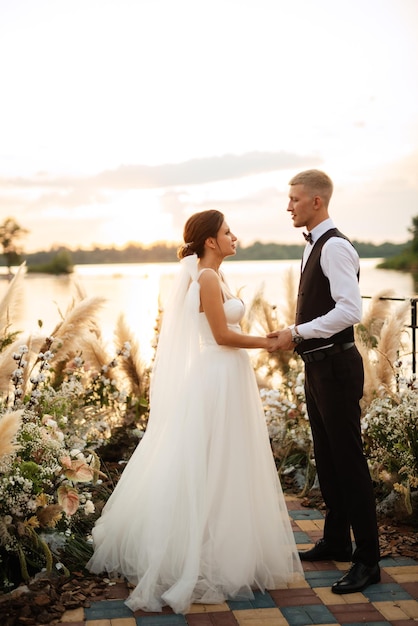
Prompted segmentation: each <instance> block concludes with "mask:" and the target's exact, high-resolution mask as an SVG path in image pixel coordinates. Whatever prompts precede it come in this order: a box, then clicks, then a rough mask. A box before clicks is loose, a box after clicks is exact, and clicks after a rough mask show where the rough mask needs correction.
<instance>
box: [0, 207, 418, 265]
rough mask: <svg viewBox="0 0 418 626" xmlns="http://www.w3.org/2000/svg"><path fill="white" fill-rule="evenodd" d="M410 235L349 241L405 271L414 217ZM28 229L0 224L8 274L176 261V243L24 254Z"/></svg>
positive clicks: (294, 247)
mask: <svg viewBox="0 0 418 626" xmlns="http://www.w3.org/2000/svg"><path fill="white" fill-rule="evenodd" d="M408 230H409V232H410V233H412V235H413V239H412V242H411V241H409V242H406V243H402V244H395V243H390V242H385V243H382V244H379V245H376V244H373V243H370V242H360V241H353V245H354V247H355V248H356V250H357V252H358V254H359V256H360V258H381V259H385V264H386V265H385V267H391V268H393V269H403V270H407V269H408V267H411V265H412V267H414V268H416V267H417V265H416V259H417V256H418V216H417V217H415V218H414V219H413V226H412V227H411V228H409V229H408ZM27 233H28V231H27V230H26V229H24V228H22V227H21V226H20V225H19V224H18V223H17V222H16V220H15V219H14V218H7V219H6V220H5V221H4V222H3V223H2V224H0V246H1V247H2V249H3V250H2V251H3V258H0V265H6V266H7V267H8V269H9V274H10V271H11V267H12V266H16V265H19V264H20V263H22V261H26V265H27V268H28V271H29V272H46V273H51V274H66V273H67V274H68V273H71V272H72V271H73V267H74V265H87V264H90V265H91V264H109V263H170V262H173V261H176V260H177V247H178V246H177V245H175V244H168V243H166V242H159V243H155V244H153V245H152V246H143V245H141V244H139V243H129V244H127V245H126V246H124V247H123V248H116V247H109V248H105V247H99V246H96V247H94V248H92V249H89V250H83V249H76V250H70V248H67V247H66V246H59V247H52V248H51V249H50V250H41V251H38V252H32V253H26V254H25V253H24V252H23V250H22V248H21V246H19V245H18V244H19V243H20V240H21V239H22V238H23V236H24V235H26V234H27ZM303 248H304V244H303V243H301V244H290V245H289V244H282V243H261V242H260V241H256V242H255V243H253V244H251V245H250V246H246V247H242V246H239V247H238V249H237V254H236V255H235V256H234V257H233V259H234V260H237V261H274V260H287V259H289V260H291V259H300V258H301V256H302V252H303Z"/></svg>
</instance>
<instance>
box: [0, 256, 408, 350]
mask: <svg viewBox="0 0 418 626" xmlns="http://www.w3.org/2000/svg"><path fill="white" fill-rule="evenodd" d="M377 262H378V260H376V259H364V260H362V262H361V272H360V290H361V293H362V295H363V296H373V295H376V294H378V293H379V292H381V291H382V290H386V289H392V290H393V292H394V295H395V296H396V297H406V298H410V297H412V296H413V295H414V293H416V286H415V287H414V281H413V278H412V276H411V275H410V274H402V273H400V272H395V271H391V270H378V269H376V264H377ZM177 266H178V264H177V263H153V264H142V263H140V264H112V265H78V266H76V267H75V272H74V274H72V275H71V276H49V275H41V274H28V275H26V276H25V278H24V281H23V286H22V294H21V300H20V306H19V310H18V312H17V313H16V314H12V316H11V321H12V329H13V330H23V331H24V333H25V334H26V333H38V332H39V326H38V320H41V321H42V324H43V329H42V334H51V333H52V332H53V330H54V327H55V325H56V324H57V322H58V321H59V320H60V317H61V315H64V314H65V311H66V310H67V308H68V307H69V305H70V304H71V302H72V301H73V299H74V298H77V286H79V287H80V288H81V289H82V290H83V291H84V293H85V294H86V295H87V296H88V297H94V296H99V297H104V298H106V302H105V304H104V306H103V310H102V311H101V313H100V315H99V323H100V326H101V329H102V332H103V335H104V337H105V339H106V341H108V342H109V344H111V342H112V340H113V331H114V328H115V324H116V321H117V318H118V317H119V315H121V314H124V315H125V318H126V321H127V323H128V325H129V327H130V328H131V329H132V331H133V335H134V336H135V337H136V339H137V340H138V341H139V344H140V349H141V354H142V356H143V359H144V361H146V362H149V361H150V359H151V358H152V355H153V349H152V341H153V338H154V326H155V320H156V317H157V314H158V307H159V301H160V300H161V303H162V304H163V303H164V300H165V298H166V297H167V294H168V292H169V289H170V284H171V281H172V278H173V276H174V274H175V272H176V271H177ZM299 268H300V261H298V260H296V261H227V262H226V263H224V265H223V269H224V273H225V275H226V277H227V280H228V282H229V284H230V287H231V288H232V290H233V291H238V290H240V296H241V297H242V298H243V300H244V301H246V302H247V303H249V302H250V301H251V299H252V297H253V296H254V295H255V293H256V292H257V291H259V290H260V289H263V293H264V296H265V298H266V299H267V300H268V301H269V302H271V303H272V304H275V305H276V306H277V307H278V309H279V310H280V307H281V305H282V304H283V305H284V306H285V300H286V277H287V276H288V274H289V272H291V274H292V275H293V277H294V280H295V284H296V283H297V279H298V274H299ZM7 287H8V282H7V281H6V280H4V279H3V280H0V297H3V295H4V293H5V292H6V290H7ZM365 306H367V301H366V300H365Z"/></svg>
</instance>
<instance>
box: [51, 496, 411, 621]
mask: <svg viewBox="0 0 418 626" xmlns="http://www.w3.org/2000/svg"><path fill="white" fill-rule="evenodd" d="M286 501H287V505H288V510H289V515H290V517H291V520H292V525H293V532H294V534H295V539H296V543H297V544H298V547H299V548H300V549H302V550H303V549H306V548H308V547H311V545H312V544H313V543H314V542H315V541H316V540H317V539H319V538H320V537H321V536H322V527H323V523H324V520H323V516H322V514H321V513H320V512H319V511H316V510H314V509H306V508H304V507H302V506H301V504H300V500H299V499H298V498H296V497H292V496H286ZM380 565H381V569H382V581H381V583H380V584H378V585H371V586H370V587H368V588H367V589H365V590H364V592H363V593H353V594H347V595H342V596H341V595H340V596H338V595H336V594H333V593H332V592H331V590H330V585H331V583H332V582H334V580H336V579H337V578H339V577H340V575H341V573H340V572H341V571H344V570H345V569H346V568H347V564H344V563H336V562H334V561H329V562H318V563H304V570H305V581H302V582H299V583H297V584H294V585H291V586H290V588H288V589H276V590H269V591H268V592H266V593H265V594H262V593H256V594H255V598H254V600H252V601H251V602H226V603H224V604H220V605H201V604H199V605H197V604H196V605H192V606H191V608H190V611H189V612H188V613H187V614H186V615H176V614H174V613H173V612H172V611H171V610H169V609H165V610H164V611H163V612H162V613H146V612H144V611H136V612H135V613H132V611H130V609H128V608H127V606H126V605H125V604H124V600H125V599H126V597H127V596H128V589H127V587H126V586H125V585H118V586H116V587H115V593H114V599H113V600H103V601H100V602H92V604H91V606H90V607H88V608H80V609H75V610H73V611H67V612H66V613H64V615H63V616H62V618H61V622H60V624H62V625H63V626H307V625H309V624H327V625H329V626H331V625H332V626H334V625H337V624H342V625H344V626H357V625H360V624H361V625H362V626H365V625H368V624H371V625H372V626H389V625H392V626H413V625H414V623H416V624H418V602H417V599H418V562H417V561H414V560H413V559H410V558H402V559H392V558H385V559H382V561H381V562H380Z"/></svg>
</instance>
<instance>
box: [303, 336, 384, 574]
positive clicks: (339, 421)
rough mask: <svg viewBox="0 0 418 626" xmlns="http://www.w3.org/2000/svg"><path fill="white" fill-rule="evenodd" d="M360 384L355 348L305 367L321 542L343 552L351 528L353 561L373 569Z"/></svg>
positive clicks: (374, 536)
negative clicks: (321, 518) (320, 502)
mask: <svg viewBox="0 0 418 626" xmlns="http://www.w3.org/2000/svg"><path fill="white" fill-rule="evenodd" d="M363 384H364V370H363V361H362V358H361V355H360V353H359V352H358V350H357V348H356V347H355V346H354V347H353V348H350V349H349V350H346V351H345V352H340V353H338V354H335V355H331V356H329V357H328V358H326V359H324V360H323V361H314V362H312V363H305V393H306V405H307V410H308V415H309V421H310V424H311V430H312V437H313V443H314V454H315V462H316V468H317V472H318V480H319V485H320V488H321V493H322V497H323V499H324V502H325V505H326V507H327V512H326V516H325V527H324V539H325V540H326V541H327V542H329V543H330V544H331V545H333V546H335V547H337V548H343V547H345V546H347V545H348V544H349V543H350V542H351V538H350V529H351V530H352V532H353V536H354V541H355V550H354V554H353V562H361V563H363V564H365V565H375V564H376V563H377V562H378V561H379V558H380V554H379V538H378V530H377V519H376V504H375V498H374V490H373V483H372V480H371V477H370V472H369V468H368V465H367V460H366V458H365V455H364V451H363V443H362V438H361V428H360V404H359V403H360V400H361V397H362V395H363Z"/></svg>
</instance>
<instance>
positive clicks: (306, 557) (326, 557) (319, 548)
mask: <svg viewBox="0 0 418 626" xmlns="http://www.w3.org/2000/svg"><path fill="white" fill-rule="evenodd" d="M352 554H353V550H352V547H351V546H347V547H346V548H342V549H341V548H334V547H333V546H330V545H329V544H328V543H327V542H326V541H325V539H320V540H319V541H317V542H316V544H315V545H314V547H313V548H311V549H310V550H305V551H304V552H299V557H300V560H301V561H351V556H352Z"/></svg>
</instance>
